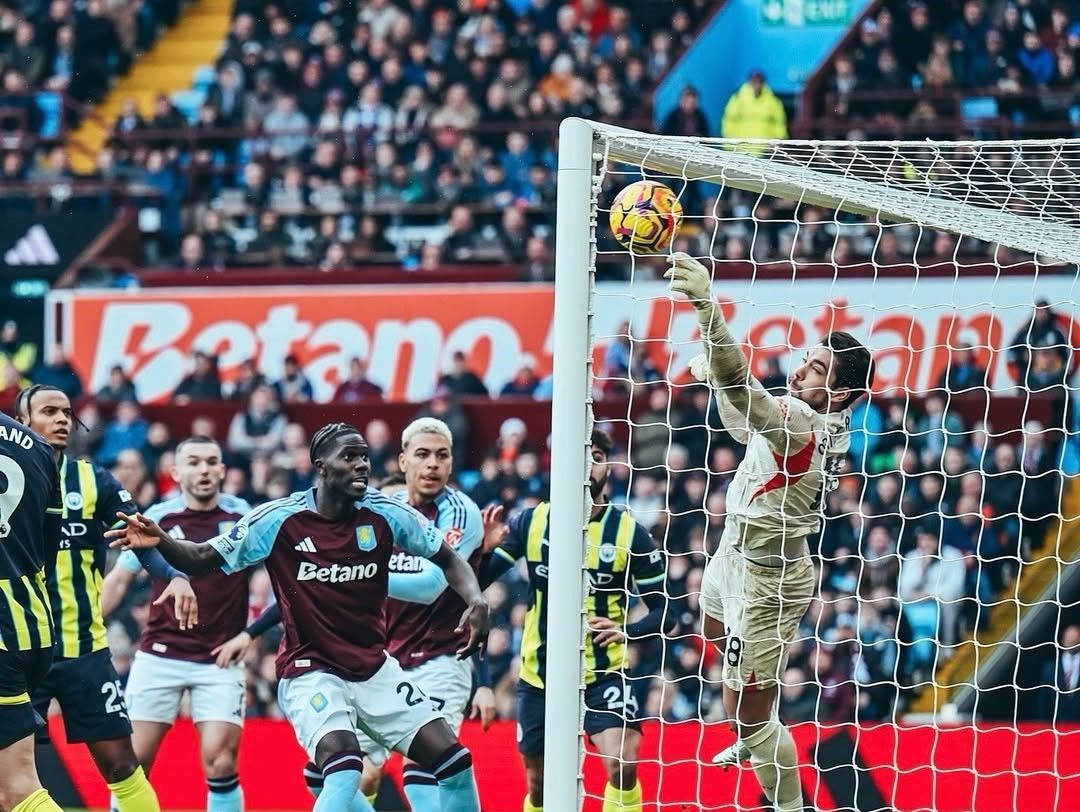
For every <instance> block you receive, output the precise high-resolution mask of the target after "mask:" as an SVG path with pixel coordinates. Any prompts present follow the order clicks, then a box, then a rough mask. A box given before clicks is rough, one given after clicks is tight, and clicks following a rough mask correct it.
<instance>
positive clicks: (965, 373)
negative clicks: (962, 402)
mask: <svg viewBox="0 0 1080 812" xmlns="http://www.w3.org/2000/svg"><path fill="white" fill-rule="evenodd" d="M987 386H988V381H987V370H986V367H985V365H981V364H979V362H978V361H977V360H976V358H975V351H974V349H972V346H971V345H970V344H968V343H966V342H961V343H960V344H958V345H956V346H955V347H952V348H950V349H949V361H948V363H947V365H946V367H945V369H944V370H943V371H942V373H941V375H940V376H939V377H938V380H937V388H938V389H944V390H945V391H946V392H949V393H950V394H962V393H964V392H971V391H972V390H985V389H986V387H987Z"/></svg>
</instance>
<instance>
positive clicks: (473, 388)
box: [439, 350, 488, 397]
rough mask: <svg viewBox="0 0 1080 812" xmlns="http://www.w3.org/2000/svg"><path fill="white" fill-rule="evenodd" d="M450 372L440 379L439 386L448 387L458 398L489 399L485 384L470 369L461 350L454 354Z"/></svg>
mask: <svg viewBox="0 0 1080 812" xmlns="http://www.w3.org/2000/svg"><path fill="white" fill-rule="evenodd" d="M450 363H451V367H450V371H449V372H447V373H445V374H444V375H443V376H442V377H441V378H439V386H440V387H446V388H447V389H449V390H450V391H451V392H452V393H453V394H455V395H457V396H458V397H488V389H487V387H486V386H485V385H484V382H483V381H482V380H481V379H480V376H479V375H477V374H476V373H475V372H473V371H472V370H471V369H470V368H469V361H468V359H467V358H466V357H465V353H463V352H462V351H461V350H457V351H455V352H454V355H453V356H452V358H451V362H450Z"/></svg>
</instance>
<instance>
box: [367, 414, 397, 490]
mask: <svg viewBox="0 0 1080 812" xmlns="http://www.w3.org/2000/svg"><path fill="white" fill-rule="evenodd" d="M380 399H381V393H380ZM364 439H365V440H367V444H368V460H369V461H370V463H371V475H372V476H373V477H384V476H386V475H387V474H389V473H391V471H396V470H397V449H396V448H395V447H394V441H393V436H392V435H391V433H390V427H389V426H388V425H386V421H385V420H378V419H376V420H372V421H371V422H369V423H368V424H367V425H366V426H365V427H364Z"/></svg>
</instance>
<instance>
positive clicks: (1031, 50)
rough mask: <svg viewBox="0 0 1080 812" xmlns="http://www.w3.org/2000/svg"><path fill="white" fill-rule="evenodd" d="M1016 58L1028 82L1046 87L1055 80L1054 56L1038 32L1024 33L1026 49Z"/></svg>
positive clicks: (1021, 50) (1022, 49)
mask: <svg viewBox="0 0 1080 812" xmlns="http://www.w3.org/2000/svg"><path fill="white" fill-rule="evenodd" d="M1016 58H1017V61H1018V62H1019V63H1020V67H1021V68H1023V70H1024V75H1025V76H1026V77H1027V81H1028V82H1030V83H1032V84H1035V85H1040V86H1046V85H1048V84H1050V80H1051V79H1053V78H1054V54H1053V53H1052V52H1051V51H1050V49H1049V48H1047V47H1046V46H1045V45H1043V44H1042V40H1041V39H1039V35H1038V34H1037V33H1036V32H1034V31H1027V32H1025V33H1024V47H1023V48H1021V49H1020V53H1019V54H1017V57H1016Z"/></svg>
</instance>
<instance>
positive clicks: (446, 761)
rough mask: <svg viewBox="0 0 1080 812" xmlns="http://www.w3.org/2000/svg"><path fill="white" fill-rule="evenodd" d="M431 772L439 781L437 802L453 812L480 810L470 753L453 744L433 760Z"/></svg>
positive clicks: (474, 811) (475, 811)
mask: <svg viewBox="0 0 1080 812" xmlns="http://www.w3.org/2000/svg"><path fill="white" fill-rule="evenodd" d="M431 774H432V775H434V776H435V780H437V781H438V782H439V803H440V804H442V808H443V809H453V810H454V812H480V798H479V797H478V796H477V794H476V781H475V779H474V778H473V770H472V754H471V753H470V752H469V751H468V750H466V749H465V748H464V747H462V746H461V745H460V744H455V745H454V746H453V747H451V748H450V749H449V750H447V751H446V752H445V753H443V754H442V756H440V757H439V759H438V760H437V761H436V762H435V767H434V769H432V771H431Z"/></svg>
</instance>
